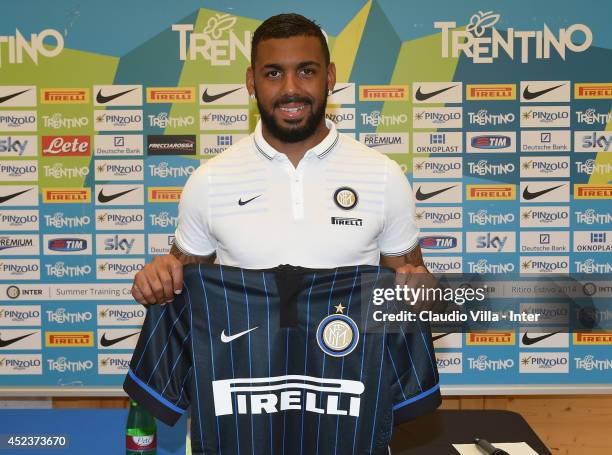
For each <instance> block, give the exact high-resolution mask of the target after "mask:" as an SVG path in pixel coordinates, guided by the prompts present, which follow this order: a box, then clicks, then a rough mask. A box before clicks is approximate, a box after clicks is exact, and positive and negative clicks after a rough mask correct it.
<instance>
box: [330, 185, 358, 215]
mask: <svg viewBox="0 0 612 455" xmlns="http://www.w3.org/2000/svg"><path fill="white" fill-rule="evenodd" d="M358 200H359V198H358V197H357V191H355V190H354V189H352V188H349V187H348V186H343V187H341V188H338V189H337V190H336V191H335V192H334V202H335V203H336V205H337V206H338V207H340V208H341V209H342V210H351V209H352V208H354V207H355V206H356V205H357V201H358Z"/></svg>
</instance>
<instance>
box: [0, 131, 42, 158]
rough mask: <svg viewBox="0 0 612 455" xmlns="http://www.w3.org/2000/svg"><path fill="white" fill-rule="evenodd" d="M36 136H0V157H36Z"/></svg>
mask: <svg viewBox="0 0 612 455" xmlns="http://www.w3.org/2000/svg"><path fill="white" fill-rule="evenodd" d="M36 155H38V144H37V139H36V136H0V156H11V157H13V156H19V157H21V156H27V157H29V156H36Z"/></svg>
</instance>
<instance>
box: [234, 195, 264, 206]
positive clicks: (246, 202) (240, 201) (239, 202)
mask: <svg viewBox="0 0 612 455" xmlns="http://www.w3.org/2000/svg"><path fill="white" fill-rule="evenodd" d="M259 196H261V194H258V195H257V196H255V197H252V198H251V199H247V200H246V201H243V200H242V198H240V199H238V205H246V204H248V203H249V202H251V201H252V200H253V199H257V198H258V197H259Z"/></svg>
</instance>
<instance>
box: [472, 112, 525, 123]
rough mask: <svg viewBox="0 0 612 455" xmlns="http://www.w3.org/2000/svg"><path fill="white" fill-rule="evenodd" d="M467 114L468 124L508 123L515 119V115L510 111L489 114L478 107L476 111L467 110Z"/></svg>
mask: <svg viewBox="0 0 612 455" xmlns="http://www.w3.org/2000/svg"><path fill="white" fill-rule="evenodd" d="M467 114H468V122H469V123H470V125H480V126H489V125H492V126H498V125H508V124H511V123H513V122H514V120H515V119H516V116H515V115H514V114H513V113H512V112H505V113H499V114H490V113H489V111H488V110H486V109H479V110H478V111H477V112H468V113H467Z"/></svg>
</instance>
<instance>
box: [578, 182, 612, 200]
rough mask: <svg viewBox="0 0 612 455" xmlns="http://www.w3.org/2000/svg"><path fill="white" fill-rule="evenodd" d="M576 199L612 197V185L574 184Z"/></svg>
mask: <svg viewBox="0 0 612 455" xmlns="http://www.w3.org/2000/svg"><path fill="white" fill-rule="evenodd" d="M574 199H612V185H584V184H575V185H574Z"/></svg>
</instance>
